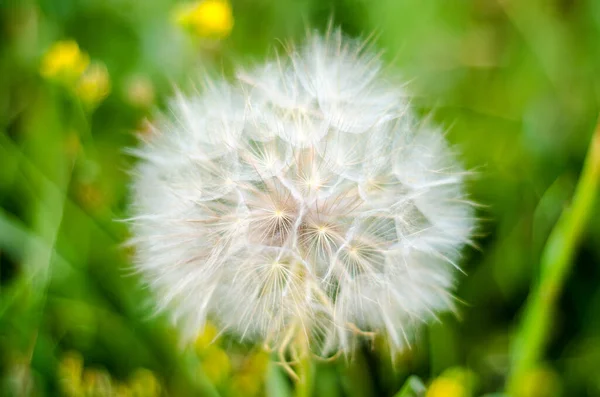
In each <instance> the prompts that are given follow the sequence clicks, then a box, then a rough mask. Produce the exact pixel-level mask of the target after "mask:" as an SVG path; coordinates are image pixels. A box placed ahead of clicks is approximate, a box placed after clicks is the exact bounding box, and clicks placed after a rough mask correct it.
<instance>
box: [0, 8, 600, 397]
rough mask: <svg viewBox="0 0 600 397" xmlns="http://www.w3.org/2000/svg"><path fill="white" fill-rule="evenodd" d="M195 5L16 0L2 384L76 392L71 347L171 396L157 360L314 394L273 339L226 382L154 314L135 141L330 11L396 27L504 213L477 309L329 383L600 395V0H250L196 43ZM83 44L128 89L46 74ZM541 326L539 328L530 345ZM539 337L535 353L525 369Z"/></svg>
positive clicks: (7, 135)
mask: <svg viewBox="0 0 600 397" xmlns="http://www.w3.org/2000/svg"><path fill="white" fill-rule="evenodd" d="M174 5H175V4H174V3H173V2H170V1H165V0H157V1H150V0H149V1H147V2H143V1H134V0H120V1H117V0H108V1H107V0H78V1H77V0H41V1H38V2H35V1H30V0H19V1H17V0H5V1H2V2H0V395H8V396H12V395H19V396H20V395H36V396H37V395H62V394H65V395H68V394H67V392H66V391H65V390H66V389H65V386H64V382H65V377H67V378H68V376H67V375H68V374H71V375H72V376H74V377H77V376H76V375H77V374H78V372H77V371H78V370H77V368H78V367H77V366H75V369H73V368H71V367H68V365H67V364H68V361H67V360H66V359H65V357H69V356H68V353H69V352H70V353H74V354H76V357H80V359H81V362H80V363H81V365H82V368H83V369H82V371H83V374H81V379H82V386H81V388H82V389H87V395H98V393H100V392H98V390H105V391H106V390H107V387H108V386H102V385H103V384H105V383H107V382H108V381H107V380H106V379H109V378H110V379H112V383H113V387H114V385H115V384H117V383H119V384H122V385H125V384H127V385H129V388H130V389H131V390H133V389H135V387H138V386H139V385H138V386H135V385H136V384H138V383H140V382H141V384H142V386H140V387H139V388H141V389H143V390H145V391H144V393H145V395H149V396H150V395H152V387H151V381H149V380H148V379H146V378H140V377H138V378H136V377H135V375H134V374H136V371H137V370H139V369H140V368H145V369H148V370H150V371H152V374H153V376H154V377H155V378H156V379H157V381H158V382H159V383H160V388H161V393H162V394H163V395H171V396H187V395H190V396H192V395H207V396H210V395H221V396H228V395H232V396H233V395H240V394H241V393H242V392H241V390H243V391H244V392H243V393H245V394H247V395H251V394H252V393H253V392H256V394H255V395H264V394H266V395H268V396H273V397H274V396H277V397H279V396H289V395H291V394H292V393H293V391H292V386H293V385H292V383H291V382H290V380H289V379H288V378H287V376H286V375H285V373H284V372H283V371H282V370H281V369H280V368H279V367H277V366H276V365H274V364H272V363H271V364H269V365H262V364H261V365H258V364H255V361H253V360H258V358H257V357H259V356H260V355H259V353H257V350H256V348H253V347H252V346H246V345H240V344H238V343H237V342H236V341H235V340H231V339H228V338H227V337H224V338H221V339H220V340H219V341H218V343H217V347H216V348H219V349H223V350H225V351H226V352H227V353H228V356H229V359H230V364H231V371H229V372H227V373H226V374H225V375H224V376H223V378H222V379H220V380H219V381H217V382H213V381H211V380H210V376H207V374H211V373H213V372H214V368H207V366H208V367H210V365H211V360H209V359H207V357H211V356H210V354H209V353H210V351H208V350H207V348H196V349H194V348H188V349H183V348H182V347H181V346H179V345H178V343H177V339H176V334H175V330H174V329H172V328H171V327H170V325H169V324H168V322H167V321H166V320H165V319H164V318H163V317H160V316H159V317H156V316H153V315H152V309H151V307H152V306H151V297H150V296H149V293H148V291H146V290H145V289H144V288H143V287H142V286H141V285H140V283H139V280H138V278H137V276H136V275H135V274H133V273H132V271H131V263H130V252H129V250H128V249H127V248H126V247H124V245H123V243H124V242H125V241H126V239H127V236H128V230H127V227H126V225H125V224H124V223H122V222H120V220H121V219H124V218H126V217H127V202H128V198H127V189H128V187H127V186H128V181H129V178H130V176H129V175H128V170H129V169H130V168H131V164H132V163H133V161H134V159H133V158H131V157H130V156H128V155H127V154H126V150H125V149H126V148H128V147H132V146H134V145H135V144H136V138H135V132H136V131H140V130H142V129H143V126H144V124H143V121H144V119H146V118H151V117H152V115H153V114H154V112H155V111H156V110H158V109H164V107H165V103H166V102H167V100H168V98H169V97H170V95H171V94H172V93H173V87H174V86H181V87H183V88H184V89H185V87H186V86H189V83H190V81H192V80H193V79H195V78H197V77H199V76H201V75H202V74H210V75H215V74H220V73H225V74H230V73H231V72H232V70H233V68H234V65H238V64H242V65H248V64H252V63H253V62H258V61H260V60H262V59H264V58H265V57H267V56H270V55H273V53H274V52H275V51H274V48H279V49H281V48H282V45H281V42H286V41H288V40H301V39H302V37H304V36H305V34H306V29H307V28H311V29H312V28H315V29H319V30H322V31H323V30H325V29H326V28H327V25H328V23H329V21H330V20H332V21H333V24H334V25H340V26H341V27H342V28H343V30H344V31H345V32H347V33H348V34H349V35H355V36H362V37H367V36H369V35H370V34H372V33H374V36H373V37H374V39H373V40H374V46H375V47H376V48H378V49H382V50H383V51H384V57H385V59H386V61H387V62H388V63H389V65H390V68H391V69H394V70H397V71H398V73H399V74H400V75H401V76H403V77H404V78H405V79H406V81H407V82H408V84H407V89H408V90H409V92H410V93H411V94H412V95H413V96H414V99H413V103H414V104H415V106H416V107H417V109H418V110H419V112H420V113H422V114H423V115H426V116H429V117H432V118H433V119H434V120H435V121H436V122H438V123H440V124H441V125H443V126H444V127H445V128H446V129H447V131H448V138H449V140H450V141H452V143H454V144H456V145H457V147H458V148H459V150H460V151H461V152H462V159H463V161H464V163H465V164H466V165H467V167H469V168H471V169H475V170H476V171H477V174H476V177H474V178H473V179H472V180H471V181H470V182H469V187H468V189H469V191H470V192H471V195H472V197H473V199H474V200H475V201H476V202H478V203H481V204H482V206H481V208H479V209H478V215H479V217H480V218H481V219H482V221H481V228H480V234H479V235H478V236H477V238H476V242H477V245H478V246H479V249H477V250H476V249H471V250H467V252H465V259H464V261H463V267H464V270H465V272H466V273H467V276H463V277H461V278H460V284H459V285H458V289H457V293H456V295H457V298H458V299H459V300H460V302H463V303H461V305H460V310H459V315H458V316H451V315H448V316H444V317H443V318H442V320H443V321H442V323H441V324H434V325H432V326H431V327H429V328H427V329H424V330H423V333H422V334H421V336H420V338H419V339H418V340H417V341H416V342H415V344H414V345H413V346H412V349H411V350H410V351H408V352H407V353H405V354H403V355H401V356H399V357H395V358H394V359H393V360H392V359H390V357H389V353H388V352H387V350H386V349H385V348H383V347H382V348H378V349H374V350H373V349H371V348H370V346H368V345H365V346H363V348H361V349H359V351H357V352H356V354H355V355H353V356H352V357H349V359H348V360H343V359H341V360H338V361H336V362H332V363H314V366H315V371H314V374H313V377H312V379H311V380H312V382H311V383H312V386H313V389H314V394H315V395H323V396H340V397H341V396H351V397H352V396H357V397H358V396H361V397H363V396H367V397H368V396H393V395H402V396H405V395H412V394H411V393H413V394H415V395H419V393H420V392H419V391H418V390H420V387H413V386H414V385H417V386H418V384H419V380H418V379H420V380H421V381H422V382H423V383H424V384H425V386H428V385H429V384H431V382H432V381H434V379H436V378H437V377H438V376H439V375H441V374H442V373H443V374H445V375H444V376H450V377H452V376H454V375H453V374H457V373H466V372H468V373H469V374H471V375H470V376H472V377H473V379H471V380H470V382H471V381H472V385H470V386H469V388H472V391H473V395H477V396H478V395H484V394H491V393H500V392H503V391H504V389H505V383H506V381H507V379H508V377H509V374H511V373H514V372H519V373H521V375H523V374H524V375H523V376H521V377H520V378H519V380H518V382H517V383H518V384H516V385H514V386H513V387H514V388H513V389H512V390H514V391H517V392H519V393H522V395H524V396H526V395H527V396H555V395H563V396H586V395H589V396H594V395H600V378H598V376H597V368H598V367H599V366H600V347H598V346H600V321H598V319H597V318H598V313H600V283H599V282H598V280H600V266H599V264H600V245H599V244H598V241H600V212H599V211H598V210H597V206H592V205H587V206H586V209H585V211H579V210H577V209H575V210H574V211H576V212H577V217H578V219H577V220H576V226H575V227H576V230H575V229H570V226H568V225H572V224H573V223H569V222H567V221H565V220H564V219H565V218H568V217H569V215H568V214H569V213H570V212H569V208H571V206H570V204H571V200H572V198H573V197H576V199H575V202H574V204H575V207H574V208H580V206H578V205H576V203H577V202H578V201H577V200H578V199H577V197H580V196H581V193H580V192H581V189H582V187H581V186H583V189H584V190H585V189H587V191H586V193H585V194H586V198H585V200H587V202H588V203H590V202H592V201H593V199H594V196H595V195H597V192H595V191H594V190H595V189H594V184H597V183H598V179H597V174H594V175H595V178H594V176H592V177H590V176H589V173H586V174H584V175H586V176H583V177H582V182H581V184H580V186H579V187H578V188H577V189H576V186H577V183H578V181H579V178H580V175H582V170H583V169H584V158H585V156H586V152H587V150H588V144H589V142H590V137H591V136H592V133H593V131H594V128H595V127H594V126H595V124H596V120H597V117H598V113H599V110H600V74H599V73H598V71H600V2H598V1H596V0H576V1H575V0H571V1H569V0H546V1H542V0H527V1H525V0H521V1H516V0H504V1H500V0H477V1H476V0H464V1H458V0H431V1H424V0H379V1H366V0H331V1H330V2H325V1H323V2H322V1H319V0H306V1H298V0H277V1H275V0H236V1H232V7H233V14H234V18H235V25H234V28H233V31H232V32H231V35H230V36H229V37H228V38H226V39H224V40H222V41H221V42H218V43H214V42H210V43H209V42H207V41H206V40H202V39H198V38H191V37H189V36H186V34H185V33H184V32H183V31H182V30H181V29H180V28H179V27H178V26H177V25H175V24H174V23H173V21H172V17H171V13H172V10H173V9H174ZM67 38H72V39H74V40H76V41H77V42H78V43H79V45H80V47H81V49H82V50H84V51H85V52H87V53H88V54H89V55H90V57H91V59H92V60H93V61H96V62H102V63H104V64H105V65H106V67H107V70H108V72H109V75H110V79H111V85H112V89H111V93H110V95H109V96H108V97H107V98H106V99H105V100H104V101H102V103H101V104H100V105H99V106H98V107H97V108H96V109H94V110H93V111H89V110H86V109H85V107H84V106H83V105H82V104H81V103H79V102H78V100H77V98H76V97H74V96H73V95H72V94H71V93H70V92H69V90H67V89H65V88H64V87H62V86H61V85H60V84H56V83H53V82H50V81H47V80H46V79H44V78H42V77H41V76H40V74H39V68H40V62H41V59H42V56H43V54H44V53H45V51H46V50H47V49H48V48H49V47H50V45H51V44H52V43H54V42H56V41H57V40H63V39H67ZM140 76H141V77H142V78H144V79H146V81H148V82H150V84H151V87H152V89H153V90H154V100H153V101H152V102H151V103H150V104H147V105H135V104H132V101H131V99H130V96H131V84H130V83H131V81H132V79H135V78H140ZM576 192H577V193H576ZM561 214H566V215H562V216H561ZM559 219H560V221H559ZM557 222H558V223H557ZM565 224H567V226H565ZM555 225H557V227H556V229H555V228H554V227H555ZM553 230H554V231H553ZM557 230H558V231H557ZM561 230H567V232H566V235H565V234H564V233H562V232H561ZM573 231H574V232H573ZM572 232H573V233H572ZM549 236H551V237H549ZM547 241H548V244H546V243H547ZM561 244H565V245H566V246H567V248H565V249H563V250H559V251H552V247H554V246H560V245H561ZM545 247H546V248H545ZM549 247H550V248H549ZM565 250H566V251H565ZM557 261H558V262H560V263H561V265H560V266H562V267H560V269H559V270H558V272H559V273H560V275H559V277H556V278H553V279H558V289H557V290H556V291H557V292H556V295H555V296H553V299H552V300H551V302H550V303H549V304H543V305H541V306H543V309H541V310H543V312H544V314H543V320H539V321H531V320H523V316H522V313H523V307H524V305H525V302H526V301H527V296H528V294H529V293H530V292H531V291H533V292H534V294H532V296H535V291H538V289H537V287H535V286H538V285H543V281H542V280H543V279H544V277H545V275H547V274H548V272H550V273H552V271H549V270H548V267H549V266H550V267H552V265H551V263H555V262H557ZM549 264H550V265H549ZM561 269H562V270H565V269H568V270H570V271H569V272H566V271H565V272H563V271H562V270H561ZM540 277H541V278H540ZM532 288H533V289H532ZM531 299H533V300H535V298H531ZM531 310H532V309H528V310H526V311H525V313H529V312H530V311H531ZM534 312H535V313H539V311H537V310H534ZM531 316H532V315H531V314H528V318H531ZM533 318H535V317H533ZM524 329H529V330H531V331H525V330H524ZM538 333H541V334H542V336H541V337H537V336H534V337H533V338H534V339H535V340H540V341H541V342H539V343H536V342H528V341H529V339H526V338H525V341H524V340H523V335H537V334H538ZM519 343H521V345H519ZM529 349H533V350H535V353H533V354H532V355H530V356H528V357H533V359H529V358H528V359H527V363H526V365H521V364H518V363H519V360H520V359H519V358H518V357H520V355H527V354H529V353H530V351H529ZM528 352H529V353H528ZM515 357H516V358H515ZM75 361H76V360H75ZM65 368H71V369H70V370H66V369H65ZM257 368H258V369H257ZM524 368H526V369H527V371H525V370H524ZM217 369H218V368H217ZM255 369H256V370H255ZM448 370H450V371H448ZM138 373H139V372H138ZM65 374H67V375H65ZM448 374H450V375H448ZM459 378H460V377H459ZM140 379H142V380H140ZM461 379H462V378H461ZM407 380H409V382H410V383H406V384H405V382H407ZM102 382H104V383H102ZM136 382H138V383H136ZM144 382H145V383H144ZM149 382H150V383H149ZM532 384H533V385H534V386H535V387H530V385H532ZM94 385H95V386H94ZM528 385H529V386H528ZM257 388H258V389H257ZM411 388H412V389H414V390H411ZM256 390H258V391H256ZM517 392H515V393H517ZM94 393H96V394H94ZM115 393H116V392H115ZM144 393H141V394H140V395H144ZM113 394H114V393H113ZM138 394H139V393H138Z"/></svg>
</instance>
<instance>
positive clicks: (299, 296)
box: [131, 31, 474, 354]
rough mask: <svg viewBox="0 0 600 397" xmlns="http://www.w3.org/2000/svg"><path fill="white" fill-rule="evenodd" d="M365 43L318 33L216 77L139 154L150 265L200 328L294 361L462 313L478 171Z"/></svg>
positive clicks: (136, 205) (396, 344)
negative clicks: (470, 180) (470, 169)
mask: <svg viewBox="0 0 600 397" xmlns="http://www.w3.org/2000/svg"><path fill="white" fill-rule="evenodd" d="M363 44H364V43H362V42H359V41H353V40H349V39H346V38H343V37H342V35H341V34H340V33H339V31H338V32H335V33H333V34H330V35H328V36H327V37H326V38H321V37H318V36H317V37H310V38H309V39H308V42H307V44H305V45H304V46H302V47H300V48H297V49H291V50H289V51H288V53H287V54H286V55H285V56H281V57H279V58H278V59H277V60H276V61H273V62H271V63H267V64H265V65H263V66H261V67H258V68H255V69H254V70H250V71H245V72H240V73H238V74H237V76H236V78H235V79H233V82H231V83H228V82H225V81H209V82H207V83H206V84H205V87H204V88H203V90H202V92H197V93H195V94H193V95H191V96H185V95H179V96H177V97H176V98H175V99H174V100H173V102H172V103H171V107H170V108H171V113H172V114H170V115H165V116H162V117H161V118H160V120H159V121H157V122H156V123H155V124H154V125H153V129H152V133H151V134H150V135H151V136H150V137H147V138H146V139H144V142H143V144H142V145H141V147H140V148H138V149H136V151H135V152H136V155H137V156H138V157H139V158H140V161H139V163H138V165H137V166H136V168H135V172H134V180H133V205H132V212H133V217H132V221H131V223H132V228H133V234H134V238H133V240H132V243H133V245H134V246H135V248H136V250H135V252H136V253H135V263H136V268H137V270H138V271H139V273H141V274H142V276H143V278H144V280H145V281H146V282H147V284H148V285H149V286H150V287H151V289H152V290H153V292H154V294H155V296H156V298H157V302H158V303H157V305H158V309H159V310H166V311H167V312H168V313H170V314H171V316H172V319H173V321H174V322H175V323H176V324H177V325H178V326H179V327H180V328H181V329H182V334H183V335H184V336H187V337H189V338H193V337H194V336H196V335H198V334H199V333H201V332H202V330H203V327H204V325H205V324H206V322H207V320H211V321H213V322H214V323H216V324H217V325H218V326H219V327H220V329H221V330H223V331H224V332H229V333H231V334H234V335H238V336H239V337H240V338H242V339H248V340H252V341H259V342H264V343H266V344H267V345H268V346H270V347H272V348H277V349H279V350H280V351H281V352H284V351H285V350H287V349H288V348H289V347H290V345H291V344H292V343H293V341H295V340H297V338H298V337H299V336H300V337H302V338H304V339H305V340H306V341H307V342H308V344H309V345H310V347H311V350H312V351H313V352H315V353H319V354H330V353H332V352H339V351H342V352H347V351H349V350H350V349H351V348H352V346H353V344H354V342H355V340H356V339H357V338H358V337H359V335H360V334H363V333H377V334H381V335H383V336H386V337H387V338H388V339H389V341H390V344H391V346H392V348H393V349H396V350H401V349H403V348H404V347H406V345H407V344H408V342H409V341H410V339H411V335H413V334H414V331H415V329H416V328H417V327H418V325H419V324H422V323H425V322H427V321H428V320H431V319H435V318H436V315H437V313H440V312H443V311H447V310H452V309H453V306H454V299H453V296H452V293H451V291H452V288H453V284H454V282H455V274H456V273H457V269H458V265H457V260H458V259H459V256H460V251H461V248H462V247H463V245H465V244H466V243H469V241H470V240H469V239H470V236H471V234H472V232H473V229H474V221H473V214H472V205H471V204H470V203H469V201H468V199H467V198H466V195H465V192H464V190H463V180H464V176H465V172H464V171H463V170H462V169H461V167H460V165H459V164H458V163H457V161H456V159H455V155H454V153H453V151H452V150H451V149H450V148H449V147H448V145H447V144H446V142H445V140H444V137H443V134H442V132H441V131H440V130H439V129H438V128H436V127H433V126H431V125H430V124H429V123H424V122H419V121H418V120H417V119H416V117H415V115H414V114H413V112H412V111H411V109H410V106H409V101H408V99H407V97H406V95H405V93H404V92H403V87H402V85H399V84H398V83H397V82H396V81H395V80H394V79H391V78H390V77H389V76H388V75H387V74H386V73H384V72H383V70H382V64H381V62H380V60H379V58H378V56H376V55H374V54H372V53H371V52H370V51H369V50H368V49H367V48H365V46H364V45H363Z"/></svg>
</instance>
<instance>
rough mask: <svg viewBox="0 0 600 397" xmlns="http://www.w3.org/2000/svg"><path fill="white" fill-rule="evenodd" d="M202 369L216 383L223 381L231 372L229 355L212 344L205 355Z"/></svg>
mask: <svg viewBox="0 0 600 397" xmlns="http://www.w3.org/2000/svg"><path fill="white" fill-rule="evenodd" d="M202 370H203V371H204V374H205V375H206V376H207V377H208V379H210V380H211V381H212V382H213V383H214V384H219V383H221V382H222V381H224V380H225V379H226V378H227V376H229V373H230V372H231V362H230V361H229V356H228V355H227V353H225V352H224V351H223V350H222V349H220V348H219V347H217V346H212V347H211V348H210V349H208V350H207V351H206V353H205V355H204V359H203V360H202Z"/></svg>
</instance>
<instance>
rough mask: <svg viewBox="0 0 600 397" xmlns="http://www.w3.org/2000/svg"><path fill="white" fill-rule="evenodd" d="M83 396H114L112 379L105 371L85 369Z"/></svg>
mask: <svg viewBox="0 0 600 397" xmlns="http://www.w3.org/2000/svg"><path fill="white" fill-rule="evenodd" d="M83 394H84V395H86V396H94V397H110V396H112V395H113V391H112V378H111V377H110V375H109V374H108V373H107V372H106V371H105V370H101V369H92V368H86V369H84V370H83Z"/></svg>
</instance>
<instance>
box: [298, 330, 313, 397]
mask: <svg viewBox="0 0 600 397" xmlns="http://www.w3.org/2000/svg"><path fill="white" fill-rule="evenodd" d="M297 339H298V341H297V342H298V345H299V347H300V357H299V361H298V378H299V379H298V381H297V382H296V397H311V396H312V385H313V362H312V359H311V353H310V348H309V346H308V338H307V337H306V336H305V335H304V334H300V335H299V336H298V338H297Z"/></svg>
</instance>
